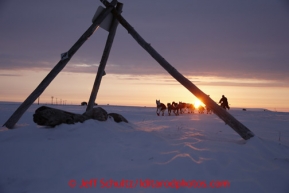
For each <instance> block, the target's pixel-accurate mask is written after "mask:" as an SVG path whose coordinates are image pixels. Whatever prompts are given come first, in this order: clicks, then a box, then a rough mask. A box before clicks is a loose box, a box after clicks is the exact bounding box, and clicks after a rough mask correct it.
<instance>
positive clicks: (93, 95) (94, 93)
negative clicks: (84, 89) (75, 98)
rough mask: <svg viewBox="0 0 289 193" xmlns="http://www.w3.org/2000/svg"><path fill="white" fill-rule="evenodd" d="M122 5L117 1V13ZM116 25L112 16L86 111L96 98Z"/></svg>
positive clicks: (115, 20) (90, 107)
mask: <svg viewBox="0 0 289 193" xmlns="http://www.w3.org/2000/svg"><path fill="white" fill-rule="evenodd" d="M122 7H123V4H122V3H117V5H116V10H117V12H118V13H121V11H122ZM117 26H118V21H117V19H116V18H115V17H114V18H113V20H112V23H111V26H110V30H109V34H108V37H107V40H106V45H105V48H104V50H103V54H102V58H101V61H100V64H99V67H98V71H97V75H96V77H95V81H94V85H93V88H92V91H91V95H90V98H89V102H88V104H87V108H86V111H89V110H91V109H92V108H93V106H94V103H95V99H96V96H97V93H98V90H99V87H100V83H101V79H102V76H103V74H104V69H105V65H106V62H107V59H108V57H109V53H110V50H111V47H112V43H113V40H114V36H115V33H116V28H117Z"/></svg>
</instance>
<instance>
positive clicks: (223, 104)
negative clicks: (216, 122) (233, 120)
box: [219, 95, 230, 110]
mask: <svg viewBox="0 0 289 193" xmlns="http://www.w3.org/2000/svg"><path fill="white" fill-rule="evenodd" d="M219 103H221V107H223V108H224V109H225V110H226V109H228V110H229V109H230V107H229V104H228V99H227V98H226V97H225V96H224V95H222V98H221V99H220V101H219Z"/></svg>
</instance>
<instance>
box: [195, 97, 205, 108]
mask: <svg viewBox="0 0 289 193" xmlns="http://www.w3.org/2000/svg"><path fill="white" fill-rule="evenodd" d="M194 105H195V108H199V107H200V106H201V105H203V103H202V102H201V101H200V100H199V99H196V100H195V102H194Z"/></svg>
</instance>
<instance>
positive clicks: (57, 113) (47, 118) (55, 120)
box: [33, 106, 127, 127]
mask: <svg viewBox="0 0 289 193" xmlns="http://www.w3.org/2000/svg"><path fill="white" fill-rule="evenodd" d="M119 117H122V118H117V119H114V120H115V121H116V122H120V121H119V120H120V119H121V120H122V121H125V122H127V120H126V119H125V118H124V117H123V116H121V115H119ZM107 118H108V114H107V112H106V111H105V110H104V109H103V108H101V107H97V108H93V109H91V110H89V111H86V112H85V113H83V114H82V115H81V114H76V113H71V112H67V111H63V110H60V109H55V108H51V107H46V106H42V107H39V108H38V109H36V111H35V114H34V115H33V121H34V122H35V123H37V124H38V125H42V126H50V127H55V126H56V125H60V124H62V123H65V124H74V123H78V122H80V123H83V122H84V121H86V120H88V119H95V120H98V121H106V120H107Z"/></svg>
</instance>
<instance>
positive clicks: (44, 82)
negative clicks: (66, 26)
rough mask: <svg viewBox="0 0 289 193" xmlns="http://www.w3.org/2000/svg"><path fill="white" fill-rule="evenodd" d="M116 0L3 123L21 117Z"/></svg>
mask: <svg viewBox="0 0 289 193" xmlns="http://www.w3.org/2000/svg"><path fill="white" fill-rule="evenodd" d="M116 3H117V0H112V2H111V4H110V5H109V6H108V7H107V9H105V10H103V11H102V12H101V14H100V15H99V16H98V18H97V19H96V20H95V21H94V23H93V24H92V25H91V26H90V27H89V28H88V29H87V30H86V31H85V32H84V34H83V35H82V36H81V37H80V38H79V39H78V40H77V42H76V43H75V44H74V45H73V46H72V47H71V48H70V49H69V51H68V52H66V54H65V56H66V57H63V58H62V59H61V60H60V61H59V62H58V63H57V64H56V66H55V67H54V68H53V69H52V70H51V71H50V72H49V74H48V75H47V76H46V77H45V78H44V79H43V80H42V82H41V83H40V84H39V85H38V87H37V88H36V89H35V90H34V91H33V92H32V93H31V94H30V95H29V96H28V98H27V99H26V100H25V101H24V102H23V103H22V104H21V105H20V106H19V107H18V109H17V110H16V111H15V112H14V113H13V114H12V116H11V117H10V118H9V119H8V120H7V121H6V122H5V123H4V125H3V126H6V127H7V128H9V129H12V128H13V127H14V125H15V124H16V122H17V121H18V120H19V119H20V118H21V116H22V115H23V113H25V111H26V110H27V109H28V108H29V107H30V106H31V104H33V102H34V101H35V100H36V99H37V98H38V97H39V96H40V95H41V94H42V92H43V91H44V90H45V89H46V87H47V86H48V85H49V84H50V83H51V81H52V80H53V79H54V78H55V77H56V76H57V74H58V73H59V72H60V71H61V70H62V69H63V68H64V67H65V65H66V64H67V63H68V62H69V60H70V59H71V57H72V56H73V55H74V54H75V53H76V51H77V50H78V49H79V48H80V47H81V46H82V44H83V43H84V42H85V41H86V40H87V39H88V38H89V37H90V36H91V35H92V34H93V33H94V31H95V30H96V29H97V27H98V26H99V25H100V23H101V22H102V21H103V20H104V19H105V17H106V16H107V15H108V14H109V13H110V12H111V10H112V9H113V7H114V6H115V5H116Z"/></svg>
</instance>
